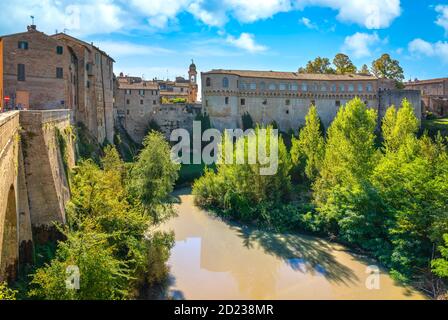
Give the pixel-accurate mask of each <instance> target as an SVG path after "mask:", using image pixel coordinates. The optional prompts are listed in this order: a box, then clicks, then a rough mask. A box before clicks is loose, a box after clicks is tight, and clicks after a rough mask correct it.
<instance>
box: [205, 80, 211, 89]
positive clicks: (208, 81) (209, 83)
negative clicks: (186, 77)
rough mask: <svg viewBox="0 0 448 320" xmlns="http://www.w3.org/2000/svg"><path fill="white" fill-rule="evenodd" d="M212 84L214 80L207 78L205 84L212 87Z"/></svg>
mask: <svg viewBox="0 0 448 320" xmlns="http://www.w3.org/2000/svg"><path fill="white" fill-rule="evenodd" d="M211 85H212V80H211V79H210V78H207V79H205V86H206V87H210V86H211Z"/></svg>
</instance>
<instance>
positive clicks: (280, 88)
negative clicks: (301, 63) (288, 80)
mask: <svg viewBox="0 0 448 320" xmlns="http://www.w3.org/2000/svg"><path fill="white" fill-rule="evenodd" d="M278 88H279V90H281V91H284V90H286V84H284V83H280V84H279V86H278Z"/></svg>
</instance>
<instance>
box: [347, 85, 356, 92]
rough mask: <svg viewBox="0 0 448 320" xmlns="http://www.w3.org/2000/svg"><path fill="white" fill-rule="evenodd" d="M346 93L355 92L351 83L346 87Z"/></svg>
mask: <svg viewBox="0 0 448 320" xmlns="http://www.w3.org/2000/svg"><path fill="white" fill-rule="evenodd" d="M348 91H349V92H353V91H355V86H354V85H353V84H352V83H351V84H349V85H348Z"/></svg>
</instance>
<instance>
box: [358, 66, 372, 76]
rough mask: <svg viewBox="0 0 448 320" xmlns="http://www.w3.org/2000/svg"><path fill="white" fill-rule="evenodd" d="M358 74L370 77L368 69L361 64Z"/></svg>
mask: <svg viewBox="0 0 448 320" xmlns="http://www.w3.org/2000/svg"><path fill="white" fill-rule="evenodd" d="M359 73H360V74H365V75H370V70H369V67H368V66H367V65H366V64H363V65H362V67H361V70H360V71H359Z"/></svg>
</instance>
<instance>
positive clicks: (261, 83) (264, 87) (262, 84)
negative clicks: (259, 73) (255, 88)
mask: <svg viewBox="0 0 448 320" xmlns="http://www.w3.org/2000/svg"><path fill="white" fill-rule="evenodd" d="M264 89H266V84H265V83H264V82H260V90H264Z"/></svg>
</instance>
